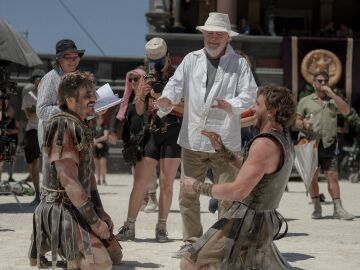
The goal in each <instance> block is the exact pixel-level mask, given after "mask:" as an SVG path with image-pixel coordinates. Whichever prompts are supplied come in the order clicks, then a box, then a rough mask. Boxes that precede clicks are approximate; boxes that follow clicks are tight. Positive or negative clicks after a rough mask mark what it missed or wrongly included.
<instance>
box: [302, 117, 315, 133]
mask: <svg viewBox="0 0 360 270" xmlns="http://www.w3.org/2000/svg"><path fill="white" fill-rule="evenodd" d="M312 126H313V123H312V122H311V121H310V120H308V119H303V127H304V129H306V130H312Z"/></svg>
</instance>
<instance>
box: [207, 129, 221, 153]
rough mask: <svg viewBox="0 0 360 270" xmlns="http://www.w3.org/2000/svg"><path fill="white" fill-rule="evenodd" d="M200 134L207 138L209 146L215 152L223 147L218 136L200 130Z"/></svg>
mask: <svg viewBox="0 0 360 270" xmlns="http://www.w3.org/2000/svg"><path fill="white" fill-rule="evenodd" d="M201 134H202V135H204V136H206V137H208V138H209V140H210V142H211V145H212V147H214V149H215V150H221V149H222V148H223V147H224V145H223V143H222V141H221V137H220V135H219V134H217V133H215V132H212V131H206V130H202V131H201Z"/></svg>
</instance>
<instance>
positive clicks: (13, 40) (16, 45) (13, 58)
mask: <svg viewBox="0 0 360 270" xmlns="http://www.w3.org/2000/svg"><path fill="white" fill-rule="evenodd" d="M0 60H6V61H9V62H13V63H17V64H20V65H23V66H27V67H33V66H37V65H41V64H42V61H41V60H40V58H39V56H38V55H37V54H36V52H35V51H34V50H33V49H32V48H31V47H30V45H29V43H28V42H27V41H26V40H25V38H24V37H23V36H22V35H20V34H19V33H18V32H17V31H16V30H15V29H14V28H13V27H11V26H10V25H9V24H7V23H6V22H5V21H3V20H2V19H0Z"/></svg>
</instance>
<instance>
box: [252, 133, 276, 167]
mask: <svg viewBox="0 0 360 270" xmlns="http://www.w3.org/2000/svg"><path fill="white" fill-rule="evenodd" d="M280 158H281V148H280V145H279V144H278V143H276V142H275V140H273V139H270V138H267V137H259V138H257V139H255V140H254V142H253V143H252V144H251V146H250V149H249V155H248V159H249V161H251V162H254V163H257V164H258V165H261V166H263V168H264V173H273V172H274V171H276V169H277V168H278V165H279V162H280Z"/></svg>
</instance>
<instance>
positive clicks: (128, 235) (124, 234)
mask: <svg viewBox="0 0 360 270" xmlns="http://www.w3.org/2000/svg"><path fill="white" fill-rule="evenodd" d="M115 238H116V240H118V241H127V240H134V239H135V221H129V220H127V221H125V222H124V226H122V227H121V228H120V229H119V233H118V234H117V235H116V236H115Z"/></svg>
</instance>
